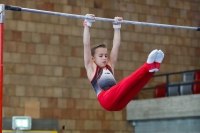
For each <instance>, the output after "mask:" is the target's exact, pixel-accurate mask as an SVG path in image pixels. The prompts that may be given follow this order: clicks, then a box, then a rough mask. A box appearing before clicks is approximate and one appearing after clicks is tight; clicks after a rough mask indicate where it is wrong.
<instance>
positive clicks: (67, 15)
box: [5, 5, 200, 31]
mask: <svg viewBox="0 0 200 133" xmlns="http://www.w3.org/2000/svg"><path fill="white" fill-rule="evenodd" d="M5 9H6V10H13V11H22V12H32V13H39V14H48V15H55V16H64V17H70V18H81V19H86V18H87V17H85V16H84V15H77V14H68V13H60V12H52V11H44V10H36V9H30V8H22V7H18V6H10V5H5ZM95 18H96V20H99V21H105V22H115V20H114V19H109V18H101V17H95ZM87 19H88V18H87ZM122 24H135V25H142V26H153V27H162V28H175V29H185V30H196V31H200V28H199V27H189V26H178V25H168V24H157V23H147V22H137V21H129V20H123V22H122Z"/></svg>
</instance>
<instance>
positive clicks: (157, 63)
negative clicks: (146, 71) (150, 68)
mask: <svg viewBox="0 0 200 133" xmlns="http://www.w3.org/2000/svg"><path fill="white" fill-rule="evenodd" d="M163 58H164V53H163V52H162V50H158V52H157V55H156V58H155V61H154V66H155V68H154V71H155V72H157V71H158V70H159V69H160V63H161V62H162V60H163Z"/></svg>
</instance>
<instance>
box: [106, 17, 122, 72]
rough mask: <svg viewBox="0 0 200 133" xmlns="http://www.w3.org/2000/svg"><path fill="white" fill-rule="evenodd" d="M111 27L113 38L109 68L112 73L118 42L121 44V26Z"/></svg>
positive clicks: (120, 19)
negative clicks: (112, 28)
mask: <svg viewBox="0 0 200 133" xmlns="http://www.w3.org/2000/svg"><path fill="white" fill-rule="evenodd" d="M115 19H119V20H118V21H122V18H121V17H116V18H115ZM115 26H116V25H113V27H114V38H113V47H112V50H111V53H110V62H109V63H110V66H111V68H112V70H113V72H114V67H115V64H116V62H117V58H118V52H119V47H120V42H121V36H120V28H121V24H117V26H116V27H115Z"/></svg>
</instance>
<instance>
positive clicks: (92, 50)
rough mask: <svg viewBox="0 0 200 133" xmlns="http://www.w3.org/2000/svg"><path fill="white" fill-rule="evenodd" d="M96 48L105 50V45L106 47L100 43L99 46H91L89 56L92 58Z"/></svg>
mask: <svg viewBox="0 0 200 133" xmlns="http://www.w3.org/2000/svg"><path fill="white" fill-rule="evenodd" d="M97 48H107V45H106V43H101V44H96V45H93V46H91V55H92V56H94V54H95V50H96V49H97Z"/></svg>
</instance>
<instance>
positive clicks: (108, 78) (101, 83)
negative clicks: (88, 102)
mask: <svg viewBox="0 0 200 133" xmlns="http://www.w3.org/2000/svg"><path fill="white" fill-rule="evenodd" d="M91 84H92V86H93V88H94V90H95V92H96V94H97V96H98V95H99V94H100V93H101V92H102V91H105V90H108V89H110V88H111V87H112V86H114V85H116V80H115V78H114V76H113V72H112V69H111V67H110V66H108V65H106V69H103V68H100V67H98V66H97V68H96V72H95V75H94V77H93V79H92V80H91Z"/></svg>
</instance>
